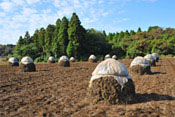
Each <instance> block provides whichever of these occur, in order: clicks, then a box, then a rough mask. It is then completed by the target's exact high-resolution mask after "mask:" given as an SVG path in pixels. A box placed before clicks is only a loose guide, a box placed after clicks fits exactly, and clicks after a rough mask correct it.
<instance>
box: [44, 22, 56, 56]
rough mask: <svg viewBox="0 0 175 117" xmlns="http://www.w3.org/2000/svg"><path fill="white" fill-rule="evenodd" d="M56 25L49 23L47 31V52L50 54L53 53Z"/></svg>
mask: <svg viewBox="0 0 175 117" xmlns="http://www.w3.org/2000/svg"><path fill="white" fill-rule="evenodd" d="M54 31H55V26H54V25H48V26H47V28H46V32H45V45H44V46H45V52H46V54H47V55H48V56H50V55H52V51H51V47H52V42H53V38H54Z"/></svg>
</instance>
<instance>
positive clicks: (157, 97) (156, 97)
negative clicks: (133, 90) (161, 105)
mask: <svg viewBox="0 0 175 117" xmlns="http://www.w3.org/2000/svg"><path fill="white" fill-rule="evenodd" d="M172 100H175V97H172V96H169V95H161V94H156V93H150V94H147V93H144V94H140V93H138V94H136V95H135V101H134V102H132V103H131V104H137V103H146V102H150V101H172Z"/></svg>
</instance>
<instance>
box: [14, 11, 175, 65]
mask: <svg viewBox="0 0 175 117" xmlns="http://www.w3.org/2000/svg"><path fill="white" fill-rule="evenodd" d="M152 52H157V53H158V54H160V55H175V29H174V28H167V29H163V28H161V27H159V26H150V27H149V28H148V30H147V31H142V30H141V28H140V27H139V28H138V30H137V32H135V31H134V30H130V31H128V30H126V31H121V32H116V33H108V34H106V32H105V31H97V30H95V29H93V28H91V29H85V28H84V27H83V26H82V25H81V21H80V20H79V18H78V16H77V15H76V13H73V14H72V17H71V19H70V20H68V19H67V18H66V17H63V18H62V20H60V19H57V21H56V24H55V25H48V26H47V27H46V29H45V28H40V29H39V30H38V29H37V30H36V31H35V33H34V34H33V35H32V36H30V35H29V32H28V31H27V32H26V34H25V36H24V37H22V36H20V37H19V40H18V43H17V45H16V47H15V49H14V51H13V55H12V56H15V57H17V58H18V59H21V58H22V57H23V56H30V57H32V58H33V59H34V60H35V62H46V61H47V59H48V57H49V56H51V55H52V56H55V58H57V59H58V58H59V57H60V56H62V55H67V56H69V57H71V56H73V57H75V58H76V59H78V60H84V59H87V58H88V57H89V55H91V54H95V55H96V56H104V55H105V54H107V53H110V54H115V55H117V56H118V57H119V58H134V57H136V56H138V55H140V56H144V55H146V54H148V53H152Z"/></svg>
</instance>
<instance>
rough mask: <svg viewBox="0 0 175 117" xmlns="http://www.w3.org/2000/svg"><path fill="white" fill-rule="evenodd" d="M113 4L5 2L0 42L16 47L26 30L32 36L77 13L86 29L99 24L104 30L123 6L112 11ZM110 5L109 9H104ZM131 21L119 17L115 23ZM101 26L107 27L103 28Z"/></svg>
mask: <svg viewBox="0 0 175 117" xmlns="http://www.w3.org/2000/svg"><path fill="white" fill-rule="evenodd" d="M111 1H113V2H116V1H119V0H111ZM124 1H128V0H124ZM46 3H48V4H46ZM4 4H5V5H4ZM36 5H37V7H36ZM42 5H44V6H42ZM110 5H111V4H109V2H106V1H105V0H43V1H41V0H4V1H3V2H1V3H0V8H1V9H3V10H4V11H2V12H0V25H1V26H2V27H1V26H0V32H1V33H0V43H13V44H16V42H17V40H18V38H19V36H21V35H22V36H23V35H24V33H25V32H26V31H29V32H30V34H31V35H32V34H33V33H34V31H35V30H36V29H39V28H41V27H46V26H47V25H48V24H55V22H56V20H57V18H60V19H61V18H62V17H63V16H67V17H68V18H70V17H71V14H72V13H73V12H76V13H77V14H78V16H79V18H80V20H81V21H82V24H83V26H85V28H87V27H90V26H91V25H92V27H94V25H96V26H97V29H98V28H100V29H102V28H104V27H105V25H107V24H104V20H105V18H107V17H110V16H111V15H113V14H112V13H113V9H115V8H116V7H117V6H119V5H118V4H117V5H116V7H115V8H113V9H110ZM106 6H107V9H105V8H104V7H106ZM120 10H121V9H120ZM9 11H11V12H9ZM122 12H123V11H122V10H121V13H122ZM116 13H117V12H116ZM127 20H128V19H127V18H123V19H120V18H119V19H117V20H115V23H121V22H124V21H127ZM97 24H98V25H97ZM101 24H104V25H103V26H102V27H100V25H101ZM108 27H109V26H108ZM94 28H96V27H94Z"/></svg>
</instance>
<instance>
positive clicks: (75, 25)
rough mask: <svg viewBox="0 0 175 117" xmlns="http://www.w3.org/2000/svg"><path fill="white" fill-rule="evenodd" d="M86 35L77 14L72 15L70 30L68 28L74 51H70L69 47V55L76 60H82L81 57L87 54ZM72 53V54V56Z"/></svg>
mask: <svg viewBox="0 0 175 117" xmlns="http://www.w3.org/2000/svg"><path fill="white" fill-rule="evenodd" d="M85 34H86V31H85V29H84V28H83V27H82V26H81V22H80V20H79V18H78V16H77V15H76V13H73V14H72V17H71V20H70V23H69V28H68V35H69V43H71V44H72V46H73V48H71V49H73V50H70V49H68V47H67V54H68V55H72V54H73V56H74V57H75V58H80V55H83V54H85V53H84V48H85V46H86V45H85V44H86V42H85V40H84V39H85ZM70 53H71V54H70Z"/></svg>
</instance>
